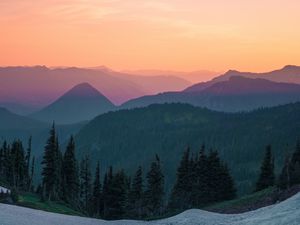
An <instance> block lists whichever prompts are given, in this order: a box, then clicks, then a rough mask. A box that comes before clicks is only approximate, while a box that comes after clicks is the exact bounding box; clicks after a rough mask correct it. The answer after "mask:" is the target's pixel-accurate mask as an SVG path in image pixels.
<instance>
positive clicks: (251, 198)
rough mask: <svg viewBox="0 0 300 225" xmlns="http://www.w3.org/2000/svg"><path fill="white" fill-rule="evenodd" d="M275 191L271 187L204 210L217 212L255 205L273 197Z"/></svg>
mask: <svg viewBox="0 0 300 225" xmlns="http://www.w3.org/2000/svg"><path fill="white" fill-rule="evenodd" d="M274 190H275V188H274V187H271V188H268V189H265V190H262V191H259V192H256V193H253V194H250V195H246V196H243V197H241V198H238V199H234V200H230V201H225V202H220V203H215V204H213V205H210V206H207V207H205V208H203V209H204V210H208V211H215V210H222V209H230V208H239V207H243V206H247V205H251V204H255V203H257V202H258V201H260V200H262V199H264V198H267V197H269V196H272V194H273V193H274Z"/></svg>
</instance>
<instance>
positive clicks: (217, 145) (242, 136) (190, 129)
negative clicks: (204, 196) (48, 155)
mask: <svg viewBox="0 0 300 225" xmlns="http://www.w3.org/2000/svg"><path fill="white" fill-rule="evenodd" d="M299 136H300V103H296V104H289V105H285V106H279V107H275V108H268V109H261V110H256V111H254V112H250V113H221V112H214V111H210V110H207V109H202V108H197V107H193V106H190V105H187V104H164V105H151V106H149V107H147V108H140V109H134V110H123V111H118V112H111V113H107V114H104V115H101V116H98V117H96V118H95V119H94V120H92V121H91V122H90V123H89V124H87V125H86V126H85V127H84V128H83V129H81V130H80V132H79V133H78V135H77V137H76V141H77V146H78V152H79V154H80V155H81V156H82V155H84V154H87V153H89V154H90V155H91V158H92V159H93V161H94V162H96V160H100V162H101V163H102V168H106V167H107V166H109V165H113V166H115V167H118V168H120V167H122V168H125V169H128V170H129V171H130V172H132V171H133V170H135V169H136V168H137V166H138V165H142V166H143V167H144V169H145V168H147V167H148V165H149V162H150V161H151V160H152V159H153V156H154V155H155V154H156V153H157V154H159V155H160V157H161V159H162V163H163V168H164V172H165V175H166V183H167V186H169V185H170V184H172V183H173V182H174V178H175V171H176V167H177V165H178V162H179V159H180V157H181V155H182V152H183V150H184V149H185V148H186V147H187V146H188V145H189V146H191V148H192V150H193V151H198V150H199V149H200V146H201V145H202V144H203V143H205V144H206V146H207V147H209V148H210V147H211V148H213V149H218V151H219V152H220V155H221V157H222V158H223V159H224V160H225V161H226V162H227V163H228V165H229V168H230V169H231V171H232V172H233V175H234V178H235V179H236V181H237V187H238V189H239V191H240V192H243V193H244V192H247V191H250V190H251V189H252V188H253V182H254V181H255V180H256V178H257V175H258V171H259V166H260V161H261V159H262V157H263V154H264V149H265V146H266V145H267V144H272V146H273V151H274V154H275V162H276V170H279V166H281V165H282V163H283V161H284V158H285V156H286V154H287V153H290V152H292V151H293V150H294V149H293V147H294V145H295V143H296V140H297V138H298V137H299Z"/></svg>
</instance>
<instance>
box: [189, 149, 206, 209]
mask: <svg viewBox="0 0 300 225" xmlns="http://www.w3.org/2000/svg"><path fill="white" fill-rule="evenodd" d="M208 172H209V169H208V159H207V156H206V154H205V145H204V144H203V145H202V147H201V150H200V152H199V156H198V160H196V167H195V173H196V176H195V179H194V183H193V193H194V196H193V206H194V207H200V206H201V205H205V204H207V203H208V202H209V186H208Z"/></svg>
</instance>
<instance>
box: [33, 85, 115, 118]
mask: <svg viewBox="0 0 300 225" xmlns="http://www.w3.org/2000/svg"><path fill="white" fill-rule="evenodd" d="M114 108H115V106H114V105H113V104H112V103H111V102H110V101H109V100H108V99H107V98H106V97H105V96H104V95H102V94H101V93H100V92H99V91H98V90H96V89H95V88H94V87H92V86H91V85H90V84H88V83H81V84H78V85H76V86H75V87H73V88H72V89H71V90H69V91H68V92H67V93H65V94H64V95H63V96H61V97H60V98H59V99H57V100H56V101H55V102H53V103H52V104H50V105H49V106H47V107H45V108H43V109H42V110H40V111H38V112H36V113H34V114H32V115H31V117H32V118H34V119H37V120H41V121H46V122H52V121H55V122H56V123H58V124H72V123H77V122H80V121H85V120H90V119H92V118H93V117H95V116H97V115H98V114H102V113H105V112H108V111H110V110H113V109H114Z"/></svg>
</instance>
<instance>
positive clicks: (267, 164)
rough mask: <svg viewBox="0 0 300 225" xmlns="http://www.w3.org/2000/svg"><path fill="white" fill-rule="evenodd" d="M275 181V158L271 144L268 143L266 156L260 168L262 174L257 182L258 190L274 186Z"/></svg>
mask: <svg viewBox="0 0 300 225" xmlns="http://www.w3.org/2000/svg"><path fill="white" fill-rule="evenodd" d="M274 182H275V175H274V158H273V156H272V150H271V145H268V146H267V147H266V152H265V157H264V160H263V162H262V165H261V168H260V175H259V178H258V181H257V183H256V191H260V190H263V189H265V188H268V187H270V186H273V185H274Z"/></svg>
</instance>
